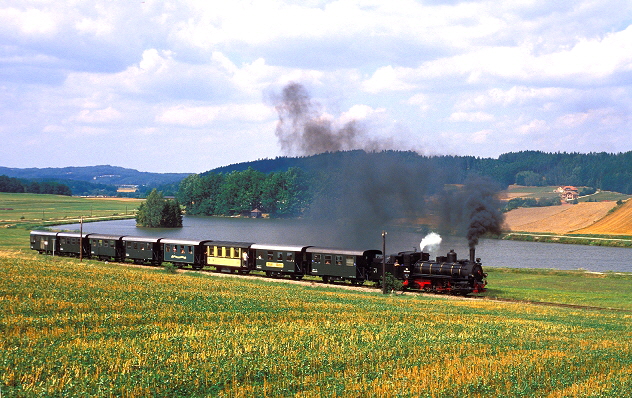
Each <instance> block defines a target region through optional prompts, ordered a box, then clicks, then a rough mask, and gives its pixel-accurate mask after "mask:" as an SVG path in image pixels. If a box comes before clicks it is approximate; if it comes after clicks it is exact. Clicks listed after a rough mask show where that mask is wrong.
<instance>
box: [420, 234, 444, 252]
mask: <svg viewBox="0 0 632 398" xmlns="http://www.w3.org/2000/svg"><path fill="white" fill-rule="evenodd" d="M440 244H441V236H440V235H439V234H437V233H435V232H431V233H429V234H428V235H426V236H424V238H423V239H422V240H421V242H419V249H420V250H421V251H424V248H426V247H427V248H428V251H434V250H436V249H438V248H439V245H440Z"/></svg>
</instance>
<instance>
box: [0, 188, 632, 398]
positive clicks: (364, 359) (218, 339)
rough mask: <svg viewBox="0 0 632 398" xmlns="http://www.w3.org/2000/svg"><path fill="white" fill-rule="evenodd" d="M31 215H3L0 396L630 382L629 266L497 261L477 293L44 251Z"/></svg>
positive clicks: (504, 391) (582, 389) (409, 391)
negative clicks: (393, 291)
mask: <svg viewBox="0 0 632 398" xmlns="http://www.w3.org/2000/svg"><path fill="white" fill-rule="evenodd" d="M0 198H2V199H3V197H2V196H0ZM35 199H37V200H40V199H41V198H39V197H38V198H31V199H29V200H35ZM63 199H70V198H62V201H63ZM84 200H87V199H84ZM17 202H19V200H18V201H16V203H17ZM4 203H6V202H0V207H5V206H6V207H11V206H10V205H5V204H4ZM108 203H110V204H109V205H108V204H107V203H105V204H103V205H104V206H106V208H105V209H104V213H105V212H111V213H114V212H116V209H113V208H111V207H110V208H107V206H120V204H121V203H115V202H113V201H109V202H108ZM112 203H114V204H112ZM76 206H78V207H79V209H80V211H81V212H84V211H86V209H87V208H86V206H87V203H86V202H83V201H79V202H78V204H77V205H76ZM92 206H93V207H92V208H93V210H94V205H92ZM52 209H53V210H52V213H54V212H55V210H54V207H53V208H52ZM37 211H38V210H34V211H33V214H36V213H37ZM55 214H58V215H61V214H62V212H57V213H55ZM35 217H36V216H35ZM62 217H63V216H62ZM33 220H34V221H35V220H36V218H34V219H33ZM28 225H34V223H33V224H31V222H30V221H29V222H27V221H26V217H25V220H19V221H17V222H9V221H6V222H4V224H2V225H0V280H1V281H2V283H1V284H0V395H1V396H2V397H5V396H6V397H12V396H129V397H134V396H220V397H221V396H227V397H240V396H243V397H250V396H299V397H317V396H343V397H344V396H349V397H357V396H375V397H384V396H398V397H399V396H401V397H417V396H429V397H430V396H432V397H453V396H550V397H565V396H625V395H627V394H628V393H629V390H630V388H632V274H618V273H604V274H597V273H586V272H581V271H554V270H530V269H506V268H487V269H486V272H488V273H489V277H488V282H489V285H488V287H489V290H488V292H487V293H485V294H484V295H482V297H483V298H478V299H463V298H458V297H446V296H432V295H424V296H422V295H417V294H407V295H400V294H397V295H388V296H384V295H381V294H380V293H379V291H376V292H364V291H358V290H348V289H337V288H334V287H326V286H323V285H321V284H316V283H314V284H309V283H308V284H302V285H299V284H289V283H279V282H277V281H271V280H253V279H252V278H251V279H244V278H230V277H220V276H217V275H213V274H208V273H200V272H186V273H177V274H172V273H167V272H165V271H164V270H163V269H161V268H151V267H135V266H124V265H120V264H112V263H110V264H104V263H100V262H96V261H92V260H87V261H83V262H79V260H77V259H68V258H60V257H52V256H43V255H37V254H35V253H33V252H32V251H30V250H29V249H28V236H29V231H28V229H26V228H24V227H25V226H28ZM494 298H498V299H502V300H514V302H502V301H497V300H494ZM537 302H548V303H557V304H560V305H541V304H538V303H537ZM565 306H576V307H573V308H570V307H565Z"/></svg>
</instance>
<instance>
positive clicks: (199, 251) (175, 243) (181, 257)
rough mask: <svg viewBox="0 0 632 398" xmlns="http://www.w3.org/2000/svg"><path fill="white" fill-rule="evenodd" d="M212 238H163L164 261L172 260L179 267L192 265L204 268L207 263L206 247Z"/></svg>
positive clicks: (161, 241)
mask: <svg viewBox="0 0 632 398" xmlns="http://www.w3.org/2000/svg"><path fill="white" fill-rule="evenodd" d="M206 242H211V241H210V240H180V239H161V240H160V244H161V246H162V251H163V258H162V259H163V261H166V262H170V263H172V264H173V265H175V266H177V267H178V268H182V267H185V266H191V267H192V268H193V269H202V268H203V267H204V265H205V264H206V247H205V246H204V243H206Z"/></svg>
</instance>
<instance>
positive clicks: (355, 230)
mask: <svg viewBox="0 0 632 398" xmlns="http://www.w3.org/2000/svg"><path fill="white" fill-rule="evenodd" d="M276 110H277V112H278V114H279V121H278V123H277V129H276V135H277V138H278V140H279V143H280V145H281V149H282V150H283V152H284V153H285V154H287V155H290V156H292V155H301V156H308V155H316V154H321V155H319V156H318V157H316V158H315V160H314V162H320V163H318V167H314V170H316V173H317V174H318V176H319V178H318V179H317V184H314V185H318V186H315V187H313V188H314V189H315V190H316V192H315V196H314V199H313V201H312V204H311V207H310V209H309V211H308V213H307V216H308V217H309V218H312V219H315V220H321V221H327V222H331V221H335V222H336V223H337V224H336V228H335V230H336V232H338V233H344V234H347V235H352V236H356V237H358V238H359V239H366V237H363V233H366V232H367V231H370V230H372V228H374V227H376V226H383V225H384V224H385V223H387V222H389V221H392V220H394V219H396V218H404V217H406V218H409V217H414V216H417V215H419V213H420V211H421V210H422V209H423V208H424V203H425V192H426V189H427V187H428V180H429V179H430V178H431V176H432V174H433V173H432V172H431V170H430V168H424V169H422V168H419V167H418V165H419V163H418V155H417V154H416V153H413V152H400V151H385V149H386V148H388V147H392V144H391V142H390V141H389V140H376V139H372V138H371V137H368V136H367V133H366V131H365V130H364V129H362V128H361V127H360V124H359V123H357V122H356V121H351V122H349V123H347V124H345V125H344V126H342V128H335V126H334V124H333V123H332V122H331V121H330V120H328V119H326V118H324V117H323V116H322V113H321V112H320V110H319V105H318V104H316V103H314V102H313V101H312V100H311V98H310V96H309V94H308V92H307V90H306V89H305V87H303V86H302V85H301V84H298V83H289V84H288V85H287V86H285V87H284V89H283V91H282V93H281V95H280V96H279V100H278V101H277V104H276ZM340 151H342V152H340ZM369 241H370V240H369ZM365 242H366V240H365Z"/></svg>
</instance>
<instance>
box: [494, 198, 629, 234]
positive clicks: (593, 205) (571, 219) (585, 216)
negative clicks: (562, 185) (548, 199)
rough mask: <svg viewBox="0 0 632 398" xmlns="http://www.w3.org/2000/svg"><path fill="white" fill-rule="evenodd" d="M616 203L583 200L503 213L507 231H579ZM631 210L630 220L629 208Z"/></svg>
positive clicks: (603, 214) (602, 215) (599, 218)
mask: <svg viewBox="0 0 632 398" xmlns="http://www.w3.org/2000/svg"><path fill="white" fill-rule="evenodd" d="M615 206H616V203H615V202H584V203H579V204H576V205H561V206H547V207H530V208H520V209H515V210H512V211H510V212H508V213H507V214H505V224H506V229H508V230H510V231H523V232H550V233H556V234H565V233H569V232H579V231H576V230H579V229H584V228H586V227H588V226H590V225H592V224H594V223H595V222H597V221H599V220H601V219H602V218H604V217H605V216H606V215H607V214H608V211H610V209H612V208H613V207H615ZM617 213H618V212H617ZM615 214H616V213H615ZM630 214H631V215H630V219H631V220H632V210H631V212H630ZM630 226H632V223H631V224H630ZM582 233H584V232H582ZM586 233H587V232H586ZM591 233H593V232H591ZM604 233H605V232H604Z"/></svg>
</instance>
